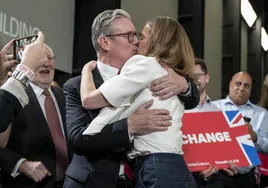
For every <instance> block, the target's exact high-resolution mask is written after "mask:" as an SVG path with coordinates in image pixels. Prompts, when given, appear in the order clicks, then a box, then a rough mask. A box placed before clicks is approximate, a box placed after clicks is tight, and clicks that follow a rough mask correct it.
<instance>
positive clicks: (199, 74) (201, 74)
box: [194, 73, 206, 79]
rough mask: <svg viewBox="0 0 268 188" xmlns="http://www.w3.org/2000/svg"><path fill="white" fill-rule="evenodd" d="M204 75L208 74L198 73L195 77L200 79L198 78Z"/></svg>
mask: <svg viewBox="0 0 268 188" xmlns="http://www.w3.org/2000/svg"><path fill="white" fill-rule="evenodd" d="M203 75H206V73H196V74H194V76H195V77H196V78H197V79H198V78H200V77H201V76H203Z"/></svg>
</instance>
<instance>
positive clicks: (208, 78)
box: [206, 74, 210, 83]
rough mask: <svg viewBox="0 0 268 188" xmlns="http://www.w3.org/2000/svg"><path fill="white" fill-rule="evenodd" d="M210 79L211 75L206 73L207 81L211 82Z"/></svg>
mask: <svg viewBox="0 0 268 188" xmlns="http://www.w3.org/2000/svg"><path fill="white" fill-rule="evenodd" d="M209 80H210V75H209V74H206V83H209Z"/></svg>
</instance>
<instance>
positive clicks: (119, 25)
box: [107, 18, 139, 68]
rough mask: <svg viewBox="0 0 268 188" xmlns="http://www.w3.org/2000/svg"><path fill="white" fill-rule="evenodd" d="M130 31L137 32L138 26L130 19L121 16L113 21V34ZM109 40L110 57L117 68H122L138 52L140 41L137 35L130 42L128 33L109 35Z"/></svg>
mask: <svg viewBox="0 0 268 188" xmlns="http://www.w3.org/2000/svg"><path fill="white" fill-rule="evenodd" d="M129 32H133V33H135V32H136V28H135V27H134V25H133V23H132V22H131V21H130V20H128V19H126V18H119V19H116V20H114V21H113V32H112V33H111V34H113V35H115V34H122V33H129ZM107 40H108V42H109V57H110V58H112V59H113V62H114V64H113V66H115V67H116V68H122V67H123V65H124V64H125V63H126V62H127V60H129V58H131V57H132V56H133V55H136V54H137V53H138V46H139V41H138V39H137V37H136V36H134V38H133V41H132V42H129V40H128V36H127V35H124V36H123V35H121V36H114V37H113V38H109V37H108V38H107Z"/></svg>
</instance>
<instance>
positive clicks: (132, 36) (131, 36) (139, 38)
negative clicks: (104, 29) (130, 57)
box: [105, 32, 143, 43]
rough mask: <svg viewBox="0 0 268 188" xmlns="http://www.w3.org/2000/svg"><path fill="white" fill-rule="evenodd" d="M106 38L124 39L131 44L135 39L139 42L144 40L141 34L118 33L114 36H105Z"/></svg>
mask: <svg viewBox="0 0 268 188" xmlns="http://www.w3.org/2000/svg"><path fill="white" fill-rule="evenodd" d="M105 36H106V37H124V38H127V39H128V42H129V43H132V42H133V41H134V37H136V38H137V40H138V41H140V40H142V38H143V37H142V34H141V33H140V32H127V33H118V34H113V35H105Z"/></svg>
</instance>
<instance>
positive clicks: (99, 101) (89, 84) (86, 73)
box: [80, 61, 110, 109]
mask: <svg viewBox="0 0 268 188" xmlns="http://www.w3.org/2000/svg"><path fill="white" fill-rule="evenodd" d="M94 64H95V65H94ZM95 66H96V61H91V62H89V63H87V64H86V65H85V66H84V67H83V71H82V78H81V86H80V95H81V102H82V106H83V107H84V108H86V109H97V108H103V107H106V106H109V105H110V104H109V102H108V101H107V100H106V99H105V98H104V96H103V95H102V94H101V92H100V91H99V90H98V89H96V87H95V84H94V81H93V76H92V72H91V71H92V70H93V69H94V68H95Z"/></svg>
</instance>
